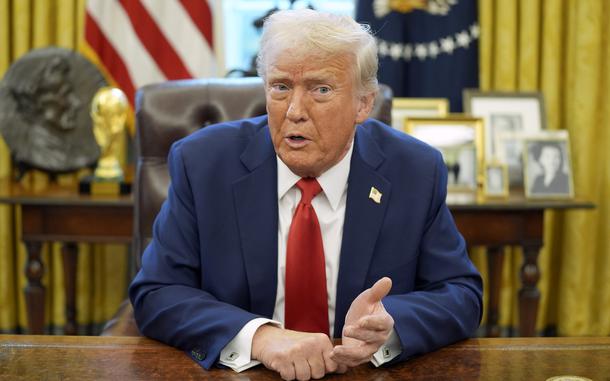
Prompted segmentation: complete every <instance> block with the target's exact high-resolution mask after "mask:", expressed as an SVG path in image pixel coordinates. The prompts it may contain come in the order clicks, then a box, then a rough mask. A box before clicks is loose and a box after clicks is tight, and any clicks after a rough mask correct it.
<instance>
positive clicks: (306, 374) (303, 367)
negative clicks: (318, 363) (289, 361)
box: [294, 357, 311, 380]
mask: <svg viewBox="0 0 610 381" xmlns="http://www.w3.org/2000/svg"><path fill="white" fill-rule="evenodd" d="M294 375H295V377H296V379H297V380H309V379H310V378H311V369H310V368H309V363H308V362H307V360H305V359H304V358H300V357H299V358H297V359H295V360H294Z"/></svg>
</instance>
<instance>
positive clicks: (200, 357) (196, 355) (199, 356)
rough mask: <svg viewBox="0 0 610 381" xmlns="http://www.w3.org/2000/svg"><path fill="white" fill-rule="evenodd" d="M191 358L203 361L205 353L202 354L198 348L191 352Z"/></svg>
mask: <svg viewBox="0 0 610 381" xmlns="http://www.w3.org/2000/svg"><path fill="white" fill-rule="evenodd" d="M191 356H193V358H195V359H196V360H197V361H203V359H205V352H202V351H201V349H199V348H195V349H193V350H191Z"/></svg>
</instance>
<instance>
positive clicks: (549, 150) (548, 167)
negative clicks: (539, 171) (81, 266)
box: [540, 146, 561, 174]
mask: <svg viewBox="0 0 610 381" xmlns="http://www.w3.org/2000/svg"><path fill="white" fill-rule="evenodd" d="M560 164H561V152H559V149H557V147H551V146H544V147H542V151H540V165H541V166H542V168H544V172H546V173H548V174H554V173H555V172H557V170H558V169H559V165H560Z"/></svg>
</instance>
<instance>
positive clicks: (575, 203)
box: [447, 193, 595, 337]
mask: <svg viewBox="0 0 610 381" xmlns="http://www.w3.org/2000/svg"><path fill="white" fill-rule="evenodd" d="M447 204H448V206H449V209H450V210H451V213H452V214H453V217H454V219H455V222H456V224H457V227H458V229H459V230H460V232H461V233H462V235H463V236H464V239H465V240H466V242H467V244H468V246H470V247H472V246H487V256H488V273H489V303H488V304H487V327H486V335H487V336H491V337H497V336H499V335H500V327H499V325H498V317H499V304H500V286H501V280H502V264H503V262H504V248H505V247H506V246H521V247H522V248H523V264H522V266H521V270H520V278H521V289H520V290H519V336H535V334H536V320H537V314H538V303H539V301H540V290H539V289H538V287H537V284H538V280H539V279H540V269H539V267H538V255H539V253H540V249H541V248H542V246H543V244H544V241H543V238H544V211H545V210H568V209H592V208H594V207H595V205H594V204H593V203H591V202H587V201H583V200H578V199H576V200H556V201H538V200H536V201H534V200H526V199H525V198H524V196H523V195H522V194H511V196H510V197H509V198H508V199H503V200H497V199H495V200H494V199H482V198H480V197H476V196H475V195H474V194H471V193H450V194H449V195H448V196H447Z"/></svg>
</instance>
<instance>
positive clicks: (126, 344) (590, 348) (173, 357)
mask: <svg viewBox="0 0 610 381" xmlns="http://www.w3.org/2000/svg"><path fill="white" fill-rule="evenodd" d="M561 375H572V376H580V377H587V378H590V379H592V380H596V381H598V380H610V337H605V338H514V339H470V340H465V341H463V342H460V343H457V344H454V345H451V346H448V347H446V348H443V349H440V350H438V351H436V352H433V353H429V354H427V355H424V356H421V357H418V358H415V359H412V360H410V361H407V362H405V363H402V364H398V365H394V366H390V367H387V368H379V369H375V368H373V367H371V366H370V365H368V364H367V365H362V366H360V367H358V368H355V369H352V370H350V371H349V372H348V373H347V374H345V375H331V376H328V377H327V379H331V380H355V381H359V380H371V381H372V380H375V381H385V380H446V379H447V380H494V381H495V380H532V381H535V380H546V379H548V378H550V377H554V376H561ZM4 379H6V380H113V381H116V380H235V381H247V380H252V381H254V380H278V379H280V378H279V376H278V375H277V374H275V373H274V372H272V371H269V370H267V369H265V368H264V367H262V366H258V367H256V368H253V369H250V370H247V371H245V372H242V373H235V372H233V371H232V370H230V369H213V370H210V371H206V370H204V369H202V368H201V367H200V366H199V365H197V364H196V363H195V362H193V361H192V360H191V359H190V358H189V357H187V355H186V354H185V353H184V352H182V351H179V350H177V349H174V348H171V347H168V346H166V345H163V344H160V343H158V342H156V341H153V340H150V339H146V338H142V337H83V336H81V337H74V336H20V335H0V380H4Z"/></svg>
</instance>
